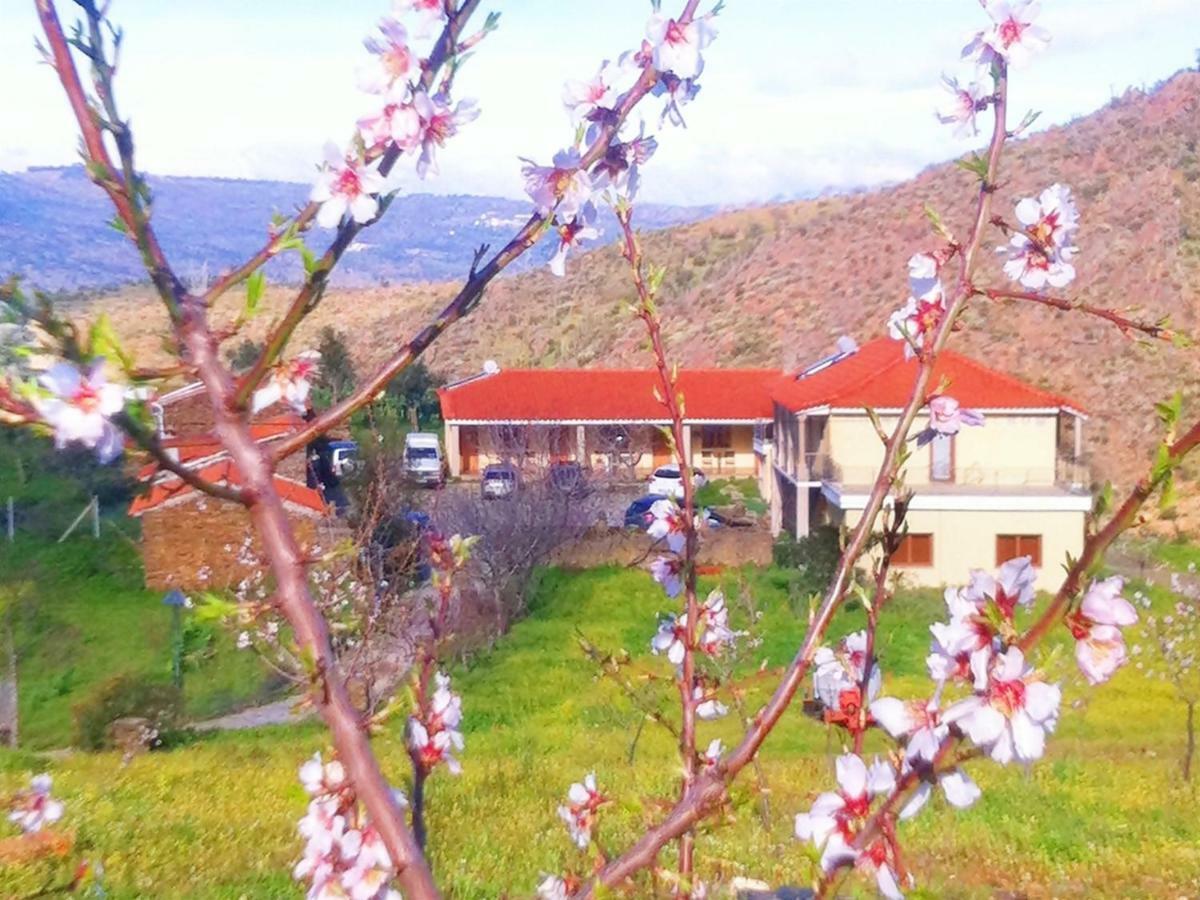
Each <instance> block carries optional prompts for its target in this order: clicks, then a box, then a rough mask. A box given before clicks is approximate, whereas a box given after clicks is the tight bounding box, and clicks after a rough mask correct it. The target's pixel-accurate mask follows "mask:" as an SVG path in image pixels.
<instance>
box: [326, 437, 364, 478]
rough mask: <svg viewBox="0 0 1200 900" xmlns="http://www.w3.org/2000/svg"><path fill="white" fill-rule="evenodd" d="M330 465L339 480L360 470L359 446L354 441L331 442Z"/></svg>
mask: <svg viewBox="0 0 1200 900" xmlns="http://www.w3.org/2000/svg"><path fill="white" fill-rule="evenodd" d="M329 464H330V466H332V467H333V474H334V475H336V476H337V477H338V478H345V477H346V476H347V475H349V474H351V473H352V472H353V471H354V470H355V469H357V468H358V444H356V443H355V442H354V441H330V442H329Z"/></svg>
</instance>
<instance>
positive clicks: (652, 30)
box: [646, 12, 717, 78]
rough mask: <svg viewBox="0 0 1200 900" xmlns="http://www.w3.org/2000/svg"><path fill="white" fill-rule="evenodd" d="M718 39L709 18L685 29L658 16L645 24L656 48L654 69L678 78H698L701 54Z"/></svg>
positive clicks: (651, 42)
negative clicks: (714, 39)
mask: <svg viewBox="0 0 1200 900" xmlns="http://www.w3.org/2000/svg"><path fill="white" fill-rule="evenodd" d="M716 36H717V31H716V29H715V28H714V27H713V25H712V22H711V21H710V20H709V18H708V17H707V16H700V17H699V18H696V19H693V20H692V21H691V22H688V23H687V24H686V25H684V24H680V23H679V22H677V21H676V20H675V19H672V18H670V17H669V16H666V15H664V14H663V13H660V12H656V13H654V14H653V15H652V16H651V17H650V21H649V22H648V23H647V24H646V39H647V40H648V41H649V42H650V45H651V46H652V47H653V51H652V52H653V57H652V58H653V60H654V68H656V69H658V70H659V71H660V72H671V73H672V74H674V75H676V76H678V77H679V78H695V77H696V76H697V75H699V74H700V69H701V66H702V65H703V58H702V56H701V51H702V50H703V49H704V48H705V47H707V46H708V45H709V44H711V43H712V40H713V38H715V37H716Z"/></svg>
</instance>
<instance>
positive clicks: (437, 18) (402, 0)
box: [392, 0, 446, 37]
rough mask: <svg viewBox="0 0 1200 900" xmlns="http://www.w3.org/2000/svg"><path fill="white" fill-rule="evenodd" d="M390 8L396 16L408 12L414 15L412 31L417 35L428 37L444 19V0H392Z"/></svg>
mask: <svg viewBox="0 0 1200 900" xmlns="http://www.w3.org/2000/svg"><path fill="white" fill-rule="evenodd" d="M392 9H393V11H394V12H395V14H396V15H398V16H399V15H405V14H409V13H412V14H414V15H415V16H416V19H417V27H416V28H415V29H414V30H413V33H414V34H415V35H416V36H417V37H428V36H429V35H431V34H433V32H434V31H436V30H438V29H440V28H441V27H442V23H443V22H445V21H446V3H445V0H393V2H392Z"/></svg>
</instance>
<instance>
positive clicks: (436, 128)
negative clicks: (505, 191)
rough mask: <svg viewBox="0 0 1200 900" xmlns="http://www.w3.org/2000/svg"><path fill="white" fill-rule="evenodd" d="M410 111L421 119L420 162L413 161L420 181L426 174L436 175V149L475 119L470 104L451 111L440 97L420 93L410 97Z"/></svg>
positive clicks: (474, 107)
mask: <svg viewBox="0 0 1200 900" xmlns="http://www.w3.org/2000/svg"><path fill="white" fill-rule="evenodd" d="M412 103H413V107H414V108H415V109H416V111H417V114H418V115H419V116H420V117H421V141H420V144H421V158H420V159H418V160H417V175H419V176H420V177H421V178H424V177H425V176H426V174H428V173H429V172H433V173H434V174H435V175H436V174H437V171H438V167H437V148H438V147H443V146H445V144H446V141H447V140H449V139H450V138H452V137H454V136H455V135H456V134H458V130H459V129H460V128H462V126H463V125H466V124H467V123H469V122H474V121H475V120H476V119H477V118H479V107H478V106H477V105H476V104H475V101H474V100H460V101H459V102H458V104H457V105H456V106H454V107H453V108H452V107H451V106H450V98H449V97H447V96H445V95H444V94H434V95H433V96H432V97H431V96H429V95H428V94H426V93H425V92H424V91H418V92H417V93H416V94H414V95H413V100H412Z"/></svg>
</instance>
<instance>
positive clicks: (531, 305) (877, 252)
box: [108, 71, 1200, 479]
mask: <svg viewBox="0 0 1200 900" xmlns="http://www.w3.org/2000/svg"><path fill="white" fill-rule="evenodd" d="M1198 111H1200V74H1198V73H1196V72H1190V71H1189V72H1182V73H1179V74H1178V75H1176V76H1175V77H1173V78H1172V79H1171V80H1170V81H1168V82H1166V83H1165V84H1163V85H1161V86H1160V87H1159V88H1158V89H1156V90H1154V91H1152V92H1150V93H1142V92H1140V91H1130V92H1128V93H1127V94H1125V95H1124V96H1122V97H1120V98H1119V99H1115V100H1114V101H1112V102H1111V103H1110V104H1109V105H1108V106H1106V107H1105V108H1103V109H1101V110H1099V111H1097V112H1095V113H1093V114H1091V115H1089V116H1087V117H1084V118H1081V119H1079V120H1076V121H1074V122H1072V123H1070V124H1068V125H1065V126H1061V127H1055V128H1051V129H1048V130H1047V131H1044V132H1041V133H1038V134H1036V135H1034V136H1032V137H1030V138H1028V139H1026V140H1023V141H1019V142H1016V143H1014V144H1013V145H1012V147H1011V150H1010V153H1009V156H1008V157H1007V160H1008V161H1007V165H1006V174H1007V176H1008V177H1009V178H1010V179H1011V180H1007V181H1005V183H1004V184H1003V185H1002V188H1001V190H1000V194H999V198H998V205H997V211H999V212H1001V213H1005V214H1008V215H1009V216H1010V217H1011V209H1012V205H1013V202H1014V199H1015V198H1017V197H1019V196H1024V195H1027V194H1032V193H1036V191H1037V190H1040V189H1041V188H1042V187H1044V186H1046V185H1048V184H1050V183H1052V182H1055V181H1062V182H1064V183H1066V184H1069V185H1071V187H1072V188H1073V189H1074V191H1075V194H1076V196H1077V198H1078V201H1079V205H1080V207H1081V213H1082V221H1083V228H1082V230H1081V233H1080V237H1079V244H1080V247H1081V251H1082V252H1081V254H1080V257H1079V260H1078V268H1079V271H1080V279H1079V281H1078V284H1077V287H1078V296H1080V297H1082V298H1083V299H1085V300H1088V301H1090V302H1094V303H1099V304H1103V305H1109V306H1118V307H1124V306H1130V305H1134V304H1136V305H1140V306H1143V307H1144V308H1145V310H1146V312H1147V314H1149V315H1162V314H1170V315H1171V317H1172V319H1173V321H1174V323H1175V324H1176V326H1177V327H1178V328H1180V329H1183V330H1187V331H1191V332H1193V333H1194V332H1196V331H1197V330H1198V327H1197V326H1198V325H1200V321H1198V320H1200V289H1198V287H1197V286H1198V285H1200V278H1198V276H1200V158H1198V156H1197V142H1198V141H1200V115H1197V113H1198ZM648 175H649V176H650V177H653V175H654V173H653V170H651V171H650V172H649V173H648ZM972 192H973V176H971V175H969V174H967V173H966V172H964V171H962V170H960V169H958V168H957V167H955V166H954V165H953V164H950V163H947V164H943V165H938V166H935V167H931V168H930V169H928V170H926V171H925V172H923V173H922V174H921V175H919V176H918V177H917V178H915V179H913V180H912V181H910V182H907V183H904V184H901V185H898V186H895V187H891V188H886V189H880V190H876V191H871V192H865V193H861V194H856V195H851V196H841V197H832V198H826V199H820V200H813V201H801V202H796V203H790V204H783V205H777V206H770V207H763V208H755V209H749V210H743V211H737V212H731V213H726V214H722V215H718V216H716V217H713V218H711V219H707V220H704V221H701V222H697V223H694V224H690V225H685V226H681V227H677V228H673V229H670V230H668V231H663V232H659V233H656V234H651V235H648V237H647V240H646V244H647V250H648V253H649V255H650V257H651V258H652V259H653V260H654V261H656V262H657V263H661V264H664V265H666V266H667V267H668V268H669V275H668V277H667V280H666V284H665V288H664V292H663V302H662V306H663V309H664V315H665V316H666V319H667V334H668V336H669V341H670V347H671V350H672V352H673V354H674V355H675V356H676V357H678V358H679V359H680V360H682V361H683V362H685V363H688V364H710V365H714V364H719V365H736V364H760V365H762V364H766V365H780V364H788V365H791V364H795V363H796V362H797V361H800V360H803V359H806V358H811V357H813V356H814V355H816V354H818V353H821V352H823V351H825V350H826V349H827V348H829V347H830V346H831V345H832V343H833V341H834V339H835V338H836V337H837V336H838V335H839V334H843V333H847V334H852V335H854V336H856V337H858V338H860V339H863V338H869V337H871V336H873V335H876V334H878V333H880V331H881V330H882V328H883V323H884V322H885V320H886V317H887V314H888V312H889V311H890V310H892V309H893V308H895V307H896V306H898V305H899V304H900V303H902V302H903V300H904V298H905V296H906V280H905V276H906V270H905V261H906V260H907V258H908V256H909V255H910V254H911V253H913V252H914V251H916V250H919V249H922V248H923V247H925V246H928V245H929V243H930V232H929V227H928V224H927V222H926V221H925V219H924V216H923V213H922V207H923V205H924V204H925V203H926V202H929V203H931V204H932V205H933V206H934V207H935V208H937V209H938V210H939V211H940V212H941V213H942V215H943V217H944V218H945V221H946V222H947V223H948V224H949V225H950V226H951V227H952V228H959V229H961V228H964V227H965V222H966V219H967V213H968V209H969V205H970V200H971V197H972ZM372 239H375V238H374V236H373V238H372ZM997 243H998V241H997ZM999 278H1000V272H999V267H998V266H997V265H994V264H992V263H990V262H986V263H985V264H984V266H983V269H982V273H981V276H980V281H981V283H984V284H986V283H988V282H989V280H990V281H993V282H994V281H998V280H999ZM452 290H453V288H452V286H450V285H446V286H432V287H431V286H427V285H426V286H401V287H398V288H390V289H372V290H367V291H350V292H335V293H333V294H331V295H330V296H329V297H328V299H327V300H326V301H325V302H324V304H323V306H322V307H321V308H320V309H319V310H318V311H317V313H316V314H315V316H314V317H313V319H312V322H311V323H310V325H309V326H308V328H309V331H308V333H309V334H311V333H312V331H313V330H315V329H316V328H319V327H320V326H322V325H325V324H333V325H335V326H336V327H338V328H341V329H343V330H351V331H353V333H354V339H353V342H352V345H353V346H354V348H355V350H356V352H357V353H358V354H359V356H360V358H361V359H362V361H363V362H368V361H371V360H376V359H378V358H380V357H381V356H383V355H384V354H385V353H386V352H387V351H388V349H389V347H391V346H392V345H393V343H394V342H395V341H396V340H397V339H400V338H403V337H405V336H407V335H409V334H411V333H412V332H413V331H414V330H415V329H416V328H417V327H418V325H419V324H420V323H421V322H422V321H423V320H424V318H425V317H427V316H428V315H429V314H430V312H431V311H432V310H433V309H435V308H436V306H437V304H438V303H439V302H444V300H445V298H446V297H447V296H448V295H449V294H450V292H451V291H452ZM628 296H629V288H628V277H627V273H626V272H625V271H624V269H623V264H622V262H621V260H620V258H619V256H618V254H617V252H616V250H615V248H611V247H609V248H604V249H600V250H596V251H593V252H592V253H590V254H588V255H587V256H586V257H584V258H581V259H579V260H573V261H572V265H571V271H570V272H569V273H568V278H567V279H565V280H558V279H555V278H553V277H552V276H551V275H549V274H548V273H546V272H545V271H536V272H530V273H526V274H522V275H519V276H516V277H510V278H505V279H501V280H500V281H499V282H498V283H497V284H496V285H494V286H493V287H492V288H491V289H490V290H489V292H488V295H487V296H486V298H485V299H484V302H483V303H482V304H481V306H480V308H479V309H478V310H477V311H476V312H475V313H474V314H473V315H472V317H471V318H470V320H468V321H467V322H465V323H461V324H460V325H458V326H456V327H455V328H454V329H453V330H452V331H451V333H450V334H448V335H446V338H445V339H444V340H442V341H441V342H439V343H438V344H437V345H436V347H435V349H434V351H433V353H432V361H433V363H434V365H435V366H436V367H438V368H441V369H443V370H446V371H447V372H450V373H454V374H462V373H466V372H471V371H477V370H478V367H479V366H480V365H481V363H482V362H483V361H484V360H485V359H488V358H494V359H496V360H498V361H499V362H500V363H501V364H502V365H505V364H507V365H550V364H553V363H567V364H586V365H614V364H628V363H631V362H633V363H636V362H637V361H639V360H642V359H644V356H643V355H642V354H643V351H642V349H641V346H642V334H641V331H640V329H639V328H637V327H636V326H635V324H634V323H633V322H631V320H630V318H629V316H628V314H627V313H626V312H625V311H624V302H625V301H626V300H627V298H628ZM283 300H284V297H283V295H282V293H280V294H278V295H275V296H273V297H272V298H271V303H272V304H273V305H275V304H279V303H281V302H282V301H283ZM108 302H109V303H111V304H112V305H114V306H115V308H116V310H117V313H118V315H117V318H118V324H119V325H120V327H121V328H122V329H123V330H124V331H125V332H127V333H130V334H135V335H136V336H137V343H138V344H139V345H140V346H141V347H143V348H146V349H153V348H156V347H157V346H158V345H159V340H158V337H157V335H158V333H159V331H158V329H160V328H161V326H160V325H154V326H152V325H151V324H150V323H148V321H147V317H146V316H145V315H144V304H145V294H144V293H142V292H140V291H139V292H132V293H130V292H127V293H125V294H123V295H121V296H119V297H117V298H108ZM275 308H278V307H277V306H275ZM263 318H264V321H261V322H259V323H257V328H258V329H259V330H262V329H264V328H265V327H266V325H267V321H266V319H268V318H269V316H264V317H263ZM156 321H158V322H161V319H157V320H156ZM968 322H969V325H970V327H969V328H968V330H967V332H966V333H965V334H963V335H962V336H961V337H959V338H958V339H957V347H958V348H959V349H962V350H963V351H965V352H967V353H970V354H973V355H976V356H978V357H979V358H981V359H983V360H985V361H987V362H989V363H991V364H993V365H996V366H999V367H1001V368H1006V369H1009V370H1011V371H1013V372H1015V373H1017V374H1019V375H1022V376H1024V377H1026V378H1027V379H1029V380H1031V381H1033V382H1035V383H1038V384H1042V385H1046V386H1052V387H1053V388H1054V389H1056V390H1058V391H1061V392H1064V393H1068V394H1070V395H1072V396H1074V397H1075V398H1077V399H1078V400H1079V402H1081V403H1082V404H1084V405H1085V406H1086V408H1087V409H1088V410H1089V411H1090V412H1091V413H1092V416H1093V418H1092V421H1091V422H1090V423H1089V426H1088V428H1087V433H1088V440H1089V443H1090V447H1091V450H1092V451H1093V452H1094V454H1095V456H1096V460H1097V469H1098V470H1099V472H1100V474H1102V475H1104V476H1111V477H1114V478H1117V479H1127V478H1128V476H1129V475H1130V474H1131V473H1132V472H1134V471H1136V470H1137V467H1138V466H1140V462H1141V460H1142V459H1144V458H1145V452H1146V451H1147V449H1148V448H1149V447H1150V446H1151V445H1152V443H1153V441H1154V440H1155V437H1156V432H1155V423H1154V421H1153V416H1152V414H1150V412H1149V410H1150V404H1151V403H1152V402H1153V401H1154V400H1157V399H1160V398H1162V397H1163V396H1164V395H1166V394H1167V393H1168V391H1169V390H1170V389H1172V388H1174V387H1176V386H1180V387H1183V388H1184V389H1185V392H1186V393H1188V394H1189V396H1190V397H1192V398H1193V399H1194V398H1195V397H1196V395H1197V393H1200V392H1198V390H1197V379H1196V374H1197V371H1198V370H1200V366H1198V365H1197V356H1196V353H1195V352H1193V351H1178V350H1170V349H1168V348H1149V349H1146V350H1134V349H1133V348H1131V347H1130V345H1129V343H1128V341H1127V340H1126V339H1124V338H1122V337H1121V336H1120V335H1119V334H1118V333H1117V332H1116V331H1115V330H1113V329H1112V328H1111V327H1106V326H1104V325H1102V324H1100V323H1098V322H1092V321H1087V320H1084V319H1082V318H1080V317H1067V316H1065V315H1062V314H1056V313H1052V312H1049V311H1047V310H1044V309H1041V308H1032V307H1021V308H1018V307H996V308H989V307H988V306H985V305H983V304H977V305H976V307H975V308H974V309H973V310H971V311H970V312H969V315H968Z"/></svg>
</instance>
